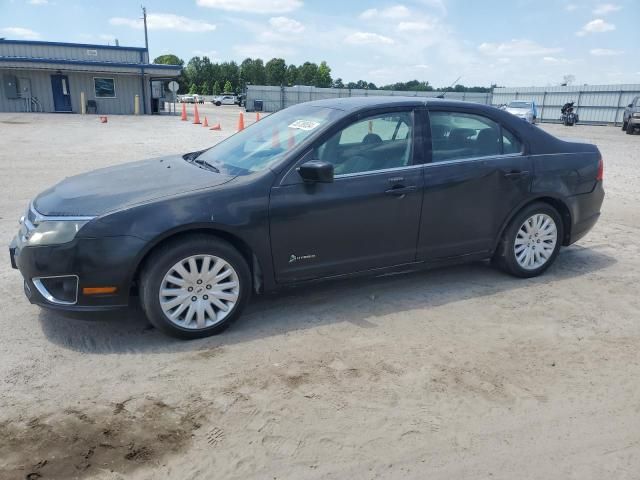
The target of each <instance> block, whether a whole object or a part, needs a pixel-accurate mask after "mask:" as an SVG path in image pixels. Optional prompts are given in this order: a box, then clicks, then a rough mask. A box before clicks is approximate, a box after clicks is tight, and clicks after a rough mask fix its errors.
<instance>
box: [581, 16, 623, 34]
mask: <svg viewBox="0 0 640 480" xmlns="http://www.w3.org/2000/svg"><path fill="white" fill-rule="evenodd" d="M615 29H616V26H615V25H613V24H612V23H607V22H605V21H604V20H602V19H601V18H596V19H595V20H591V21H590V22H589V23H587V24H586V25H585V26H584V27H582V29H581V30H580V31H579V32H577V33H576V35H578V36H580V37H583V36H585V35H587V34H589V33H604V32H610V31H611V30H615Z"/></svg>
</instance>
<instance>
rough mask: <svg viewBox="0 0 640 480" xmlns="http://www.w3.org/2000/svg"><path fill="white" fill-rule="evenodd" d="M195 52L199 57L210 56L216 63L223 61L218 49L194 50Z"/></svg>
mask: <svg viewBox="0 0 640 480" xmlns="http://www.w3.org/2000/svg"><path fill="white" fill-rule="evenodd" d="M193 54H194V55H196V56H198V57H207V58H209V60H211V61H212V62H214V63H215V62H221V61H222V59H220V58H219V57H218V51H217V50H194V51H193Z"/></svg>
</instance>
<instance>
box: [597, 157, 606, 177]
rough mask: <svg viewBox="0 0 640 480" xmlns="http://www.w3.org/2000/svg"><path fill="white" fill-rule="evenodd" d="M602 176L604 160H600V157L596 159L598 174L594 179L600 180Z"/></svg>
mask: <svg viewBox="0 0 640 480" xmlns="http://www.w3.org/2000/svg"><path fill="white" fill-rule="evenodd" d="M603 178H604V162H603V161H602V157H600V160H598V174H597V175H596V180H597V181H599V182H601V181H602V179H603Z"/></svg>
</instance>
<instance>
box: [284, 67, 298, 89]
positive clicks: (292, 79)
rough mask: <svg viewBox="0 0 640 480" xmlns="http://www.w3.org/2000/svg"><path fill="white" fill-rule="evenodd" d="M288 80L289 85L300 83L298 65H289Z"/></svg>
mask: <svg viewBox="0 0 640 480" xmlns="http://www.w3.org/2000/svg"><path fill="white" fill-rule="evenodd" d="M286 81H287V85H289V86H293V85H297V84H298V67H296V66H295V65H289V66H288V67H287V75H286Z"/></svg>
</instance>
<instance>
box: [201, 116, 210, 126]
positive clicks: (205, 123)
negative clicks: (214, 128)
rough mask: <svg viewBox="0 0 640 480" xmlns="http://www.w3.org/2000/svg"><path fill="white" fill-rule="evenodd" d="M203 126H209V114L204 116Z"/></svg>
mask: <svg viewBox="0 0 640 480" xmlns="http://www.w3.org/2000/svg"><path fill="white" fill-rule="evenodd" d="M202 126H203V127H208V126H209V122H208V121H207V116H206V115H205V116H204V123H203V124H202Z"/></svg>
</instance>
